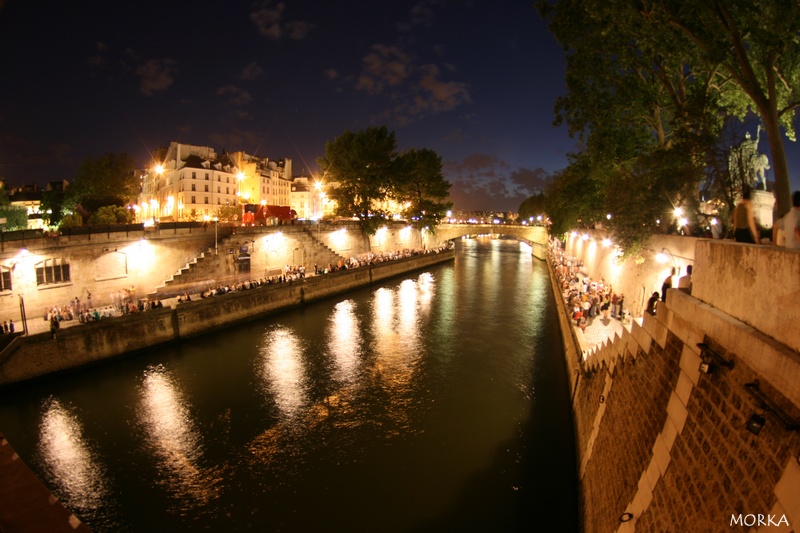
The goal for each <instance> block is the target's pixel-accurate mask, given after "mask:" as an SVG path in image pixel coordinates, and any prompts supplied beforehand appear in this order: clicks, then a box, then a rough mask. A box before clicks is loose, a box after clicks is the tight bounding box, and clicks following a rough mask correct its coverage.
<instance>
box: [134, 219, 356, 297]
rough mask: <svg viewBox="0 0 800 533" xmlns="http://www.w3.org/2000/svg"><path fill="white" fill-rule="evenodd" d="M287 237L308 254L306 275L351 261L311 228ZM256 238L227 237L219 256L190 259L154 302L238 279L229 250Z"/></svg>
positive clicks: (294, 230)
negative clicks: (315, 269) (297, 242)
mask: <svg viewBox="0 0 800 533" xmlns="http://www.w3.org/2000/svg"><path fill="white" fill-rule="evenodd" d="M283 231H284V232H285V233H286V234H287V236H289V237H290V238H292V239H295V240H297V241H299V242H300V244H301V246H302V248H303V251H304V263H305V264H304V266H305V267H306V271H308V272H313V271H314V264H317V265H319V267H320V268H323V267H325V266H327V265H328V264H329V263H330V264H332V265H336V264H337V263H338V262H339V261H344V260H346V259H347V258H345V257H343V256H341V255H339V254H337V253H336V252H335V251H334V250H332V249H331V248H330V247H328V246H327V245H325V244H324V243H323V242H322V241H320V240H319V239H318V238H317V237H315V236H314V235H313V233H312V232H311V231H310V230H309V229H308V228H305V227H303V228H287V229H285V230H283ZM254 237H256V236H255V235H253V234H248V233H239V234H233V235H229V236H226V237H224V238H223V239H221V240H220V241H219V242H218V243H217V250H218V255H215V254H214V248H208V249H206V250H204V251H202V252H200V253H199V254H198V255H197V256H195V257H192V258H187V262H186V263H185V264H184V265H183V266H182V267H181V268H180V269H179V270H178V271H177V272H175V274H173V275H172V276H171V277H170V278H169V279H167V280H165V281H164V283H163V284H162V285H160V286H158V287H156V288H155V290H154V291H153V292H151V293H150V294H148V297H150V298H170V297H174V296H178V295H181V294H183V293H184V292H188V293H190V294H194V293H196V292H199V291H202V290H205V289H207V288H208V286H209V285H212V284H215V283H218V282H225V281H226V280H228V279H231V280H232V279H235V272H234V268H235V266H234V264H233V261H232V257H233V256H232V255H231V254H229V253H228V250H229V249H231V248H233V249H238V248H239V246H240V245H241V244H242V243H247V242H250V240H251V239H253V238H254Z"/></svg>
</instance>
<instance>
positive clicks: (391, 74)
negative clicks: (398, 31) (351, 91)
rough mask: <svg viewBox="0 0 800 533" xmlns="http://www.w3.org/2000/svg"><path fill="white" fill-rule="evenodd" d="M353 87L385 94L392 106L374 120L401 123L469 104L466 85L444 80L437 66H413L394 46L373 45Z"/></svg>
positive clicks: (450, 69) (409, 59)
mask: <svg viewBox="0 0 800 533" xmlns="http://www.w3.org/2000/svg"><path fill="white" fill-rule="evenodd" d="M447 70H448V71H452V70H453V69H452V68H451V67H447ZM355 87H356V89H357V90H360V91H365V92H367V93H368V94H371V95H378V94H385V95H386V96H387V97H388V98H389V100H391V102H393V105H392V107H391V109H389V110H386V111H384V112H383V113H381V114H379V116H378V117H376V118H377V119H380V120H394V121H397V122H398V123H400V124H407V123H409V122H411V121H412V120H416V119H419V118H421V117H424V116H427V115H432V114H436V113H441V112H445V111H450V110H452V109H455V108H456V107H458V106H460V105H462V104H465V103H469V102H471V101H472V97H471V95H470V93H469V89H468V87H467V85H466V84H465V83H461V82H457V81H450V80H445V79H443V76H442V71H441V69H440V68H439V67H438V66H437V65H434V64H426V65H422V66H420V67H415V65H414V63H413V59H412V57H411V56H410V55H409V54H407V53H405V52H403V51H402V50H401V49H399V48H398V47H396V46H385V45H381V44H375V45H373V46H372V48H371V52H370V53H369V54H367V55H366V56H364V59H363V68H362V70H361V73H360V75H359V76H358V78H357V80H356V85H355Z"/></svg>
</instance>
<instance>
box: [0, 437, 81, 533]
mask: <svg viewBox="0 0 800 533" xmlns="http://www.w3.org/2000/svg"><path fill="white" fill-rule="evenodd" d="M0 479H2V480H3V481H2V483H0V502H2V503H1V504H0V531H8V532H12V531H13V532H15V533H28V532H30V533H39V532H43V531H46V532H48V533H58V532H60V531H64V532H76V531H77V532H78V533H91V531H90V530H89V528H88V527H87V526H86V525H85V524H83V523H82V522H81V521H80V520H78V519H77V518H76V517H75V515H73V514H72V513H70V512H69V511H68V510H67V509H66V508H64V506H62V505H61V503H59V501H58V500H56V499H55V497H53V495H52V494H51V493H50V491H49V490H47V488H46V487H45V486H44V485H43V484H42V482H41V481H39V479H38V478H37V477H36V476H35V475H34V473H33V472H31V470H30V469H28V466H27V465H26V464H25V463H24V462H22V459H20V458H19V455H17V453H16V452H15V451H14V449H13V448H12V447H11V445H10V444H9V443H8V441H7V440H6V439H5V438H4V437H3V435H2V434H0Z"/></svg>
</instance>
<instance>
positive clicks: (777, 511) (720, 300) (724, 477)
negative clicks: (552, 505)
mask: <svg viewBox="0 0 800 533" xmlns="http://www.w3.org/2000/svg"><path fill="white" fill-rule="evenodd" d="M696 244H697V251H696V255H695V257H696V262H695V274H694V285H693V292H692V295H689V294H687V293H685V292H682V291H679V290H670V291H668V296H667V302H666V304H665V305H661V306H659V308H658V313H657V315H656V316H652V315H649V314H645V315H644V316H643V317H642V319H641V325H640V324H639V323H638V322H637V321H634V323H633V324H632V327H631V331H630V333H629V334H623V335H622V337H621V338H615V339H610V340H609V341H607V342H605V343H603V344H602V345H600V346H599V347H598V348H597V349H596V351H595V353H594V354H593V357H592V358H591V359H590V360H588V361H586V362H585V363H584V364H583V365H582V368H581V369H580V370H579V375H578V379H577V380H576V383H575V389H574V396H573V402H572V408H573V417H574V423H575V430H576V431H575V432H576V445H577V447H578V455H577V456H578V460H579V462H580V470H579V473H580V480H579V483H580V494H581V507H582V522H583V525H584V530H585V531H587V532H595V531H596V532H610V531H619V532H627V531H637V530H638V531H648V532H649V531H728V530H736V531H741V530H747V529H748V528H749V527H750V526H754V525H755V526H756V527H758V526H759V525H760V526H765V525H768V524H770V523H771V524H778V525H779V526H781V527H777V528H772V527H767V528H763V529H759V530H763V531H772V530H775V531H792V530H794V531H797V530H798V528H800V490H798V487H800V466H798V450H800V431H797V430H795V429H793V427H792V426H791V425H789V426H787V422H786V421H787V417H788V420H790V421H791V420H794V421H796V422H797V421H800V354H798V352H797V351H796V350H795V349H793V347H791V346H789V345H788V343H790V342H792V340H791V339H792V337H791V335H783V334H782V333H781V332H780V331H776V330H775V329H773V330H772V332H771V333H770V334H767V333H766V332H765V331H763V330H761V328H765V329H766V328H767V326H766V325H765V324H766V322H770V319H771V320H772V321H773V322H775V320H776V317H777V315H778V313H777V310H778V309H781V308H782V305H781V306H778V305H777V304H776V302H777V301H782V300H781V299H782V298H784V294H785V293H786V287H787V286H788V287H789V292H792V291H796V290H797V289H796V285H795V284H796V283H797V280H794V281H791V282H786V281H785V280H781V283H779V284H778V283H777V281H775V280H777V276H776V275H775V272H776V271H780V272H782V273H783V274H785V276H784V277H786V276H788V273H794V274H793V276H794V278H796V277H797V276H796V273H797V272H798V269H797V266H796V264H795V263H794V261H795V257H796V255H795V253H794V252H786V251H785V250H779V249H775V248H770V247H763V246H747V245H737V244H734V243H732V242H724V243H723V242H716V241H704V240H700V241H697V243H696ZM587 267H588V270H589V271H590V272H594V270H593V267H594V265H593V264H592V263H587ZM653 267H655V264H654V263H653ZM637 268H639V267H637ZM655 268H659V267H655ZM732 269H738V272H735V273H731V272H730V270H732ZM719 270H723V272H718V271H719ZM768 274H769V275H770V276H771V277H772V279H773V281H775V284H770V283H768V282H767V279H766V278H767V276H768ZM639 275H640V276H641V277H643V278H646V279H651V278H652V275H651V274H648V273H647V272H646V271H645V270H641V271H640V273H639ZM652 279H655V278H652ZM787 283H788V284H787ZM739 285H745V286H746V287H745V290H742V289H741V288H740V287H739ZM779 288H781V290H779ZM753 291H758V293H759V297H760V298H761V299H762V300H764V302H765V306H761V304H757V303H755V302H751V300H753V299H754V298H755V297H756V296H755V294H756V293H755V292H753ZM554 293H555V294H556V296H557V297H558V296H560V291H559V290H558V288H557V287H555V286H554ZM770 302H771V303H770ZM742 307H744V308H745V309H742ZM753 315H762V316H753ZM792 316H794V315H792ZM793 323H794V319H787V320H786V321H784V320H783V319H781V320H780V325H782V327H783V328H784V329H785V330H789V329H790V330H792V331H791V333H794V330H796V329H797V328H790V327H788V326H787V324H793ZM756 324H758V327H756ZM568 326H569V325H568ZM562 327H563V326H562ZM570 329H571V328H570ZM562 336H563V338H564V341H565V343H570V342H572V337H571V335H569V334H563V333H562ZM699 343H705V344H706V345H708V346H710V347H711V348H712V349H713V350H714V351H715V352H716V353H718V354H719V356H720V357H722V358H723V359H725V360H727V361H733V366H732V368H728V367H726V366H722V365H720V364H715V365H712V372H711V373H704V372H702V371H701V362H703V357H705V358H706V360H707V361H708V360H709V355H708V354H707V353H704V351H703V349H702V348H701V347H699V346H698V344H699ZM576 346H577V344H576ZM575 349H576V348H575V347H573V348H572V350H573V351H574V350H575ZM755 382H758V383H759V390H760V391H761V393H762V394H763V395H764V396H765V397H766V398H768V403H765V402H764V401H763V400H761V399H759V398H758V397H756V396H755V395H753V394H752V390H753V389H752V384H753V383H755ZM776 410H777V411H776ZM778 411H779V412H780V414H779V413H778ZM754 415H757V416H762V417H763V419H764V421H765V422H764V425H763V427H762V428H761V431H760V433H758V434H755V433H753V432H751V431H749V430H748V429H747V428H748V422H749V421H750V420H751V417H753V416H754ZM790 424H791V422H790ZM770 520H771V522H769V521H770Z"/></svg>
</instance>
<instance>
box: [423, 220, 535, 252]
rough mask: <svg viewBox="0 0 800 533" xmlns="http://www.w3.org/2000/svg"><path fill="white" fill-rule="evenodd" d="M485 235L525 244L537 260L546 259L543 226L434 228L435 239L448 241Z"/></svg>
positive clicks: (444, 226)
mask: <svg viewBox="0 0 800 533" xmlns="http://www.w3.org/2000/svg"><path fill="white" fill-rule="evenodd" d="M485 234H494V235H508V236H509V237H514V238H516V239H519V240H522V241H525V242H527V243H528V244H530V245H531V247H532V248H533V255H534V256H535V257H537V258H539V259H545V258H546V257H547V244H548V241H549V236H548V233H547V228H545V227H544V226H517V225H508V224H440V225H438V226H436V238H437V239H438V240H439V241H449V240H453V239H458V238H460V237H464V236H477V235H485Z"/></svg>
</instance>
